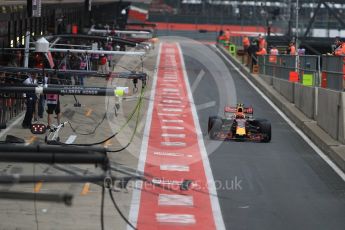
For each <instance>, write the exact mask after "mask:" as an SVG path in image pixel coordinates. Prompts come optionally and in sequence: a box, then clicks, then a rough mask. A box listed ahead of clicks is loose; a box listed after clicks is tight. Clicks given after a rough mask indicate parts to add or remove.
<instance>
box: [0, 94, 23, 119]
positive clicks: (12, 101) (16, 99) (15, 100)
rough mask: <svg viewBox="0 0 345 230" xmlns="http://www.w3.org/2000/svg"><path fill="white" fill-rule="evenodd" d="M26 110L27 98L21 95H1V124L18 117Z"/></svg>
mask: <svg viewBox="0 0 345 230" xmlns="http://www.w3.org/2000/svg"><path fill="white" fill-rule="evenodd" d="M24 109H25V98H23V94H21V93H1V94H0V124H6V123H7V122H8V121H10V120H11V119H13V118H14V117H16V116H18V115H19V114H20V113H21V112H23V111H24Z"/></svg>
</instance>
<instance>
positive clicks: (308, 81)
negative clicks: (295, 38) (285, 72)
mask: <svg viewBox="0 0 345 230" xmlns="http://www.w3.org/2000/svg"><path fill="white" fill-rule="evenodd" d="M298 59H299V60H298V75H299V76H300V83H302V84H303V85H305V86H320V82H321V81H320V78H321V76H320V56H316V55H300V56H298Z"/></svg>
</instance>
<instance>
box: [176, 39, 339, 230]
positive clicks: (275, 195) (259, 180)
mask: <svg viewBox="0 0 345 230" xmlns="http://www.w3.org/2000/svg"><path fill="white" fill-rule="evenodd" d="M196 46H198V44H191V43H188V44H183V43H182V44H181V47H182V51H183V53H184V59H185V63H186V68H187V74H188V78H189V81H190V85H193V83H195V81H196V80H197V79H198V74H199V73H200V70H201V69H203V71H204V72H205V74H204V76H203V77H202V79H201V81H200V82H199V83H196V84H195V85H197V87H195V89H194V90H193V97H194V101H195V104H196V105H197V108H198V105H202V104H205V103H209V102H212V101H215V102H216V104H215V106H212V107H207V108H201V109H198V110H197V113H198V117H199V122H200V127H201V129H202V132H203V136H204V142H205V145H206V149H207V151H208V154H209V159H210V164H211V168H212V172H213V176H214V179H215V182H216V187H217V192H218V196H219V203H220V207H221V210H222V215H223V219H224V222H225V225H226V228H227V229H265V230H267V229H344V226H345V183H344V181H342V180H341V178H340V177H339V176H338V175H337V174H336V173H335V172H334V171H333V170H332V169H331V168H330V167H329V166H328V165H327V164H326V163H325V162H324V161H323V160H322V159H321V158H320V157H319V156H318V155H317V154H316V153H315V152H314V150H313V149H312V148H311V147H310V146H309V145H308V144H307V143H306V142H305V141H304V140H303V139H302V138H301V137H300V136H299V135H298V134H297V133H296V132H295V131H294V130H293V129H292V128H291V127H290V126H289V125H288V124H287V123H286V122H285V121H284V120H283V119H282V117H281V116H280V115H279V114H278V113H277V112H276V111H275V110H274V109H273V108H272V107H271V106H270V105H269V104H268V103H267V102H266V101H265V100H264V99H263V98H262V97H261V96H260V95H259V94H258V93H257V92H256V91H255V90H254V89H253V88H252V87H251V86H250V85H249V84H248V83H247V82H246V81H245V80H244V79H243V78H242V76H240V75H239V74H238V72H237V71H236V70H235V69H233V68H232V67H231V66H230V65H229V64H226V65H227V68H228V69H229V71H230V75H231V76H226V77H228V78H229V79H230V78H231V77H232V79H233V82H234V85H235V88H236V95H237V101H238V102H241V103H244V104H245V105H252V106H253V107H254V115H255V117H257V118H266V119H268V120H269V121H270V122H271V124H272V141H271V142H270V143H250V142H231V141H228V142H223V143H221V145H220V146H219V147H218V148H217V149H216V150H215V151H213V152H212V153H211V147H210V146H211V144H212V142H214V141H211V140H209V138H208V136H207V135H206V133H207V121H208V117H209V116H212V115H217V114H218V115H222V114H219V112H218V111H220V110H221V108H222V107H223V106H224V103H223V102H222V101H224V98H223V100H220V97H222V96H223V94H224V93H223V92H224V90H226V89H218V90H215V89H217V87H216V86H217V85H218V87H219V85H225V84H224V82H222V81H223V80H222V78H221V77H212V75H211V73H210V72H209V71H208V70H207V69H205V66H207V63H200V62H198V61H197V60H196V59H197V58H196V57H193V56H191V55H186V53H189V52H190V50H191V49H198V47H196ZM209 52H212V51H211V49H210V50H209ZM213 52H216V51H215V50H213ZM203 55H206V56H211V53H204V54H203ZM219 58H220V59H221V57H219ZM225 63H226V62H225ZM219 74H222V72H219ZM199 80H200V78H199ZM197 81H198V80H197ZM217 81H218V82H217ZM219 81H220V82H219ZM225 101H228V102H229V101H232V100H231V99H225ZM211 104H212V103H211Z"/></svg>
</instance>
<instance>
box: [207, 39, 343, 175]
mask: <svg viewBox="0 0 345 230" xmlns="http://www.w3.org/2000/svg"><path fill="white" fill-rule="evenodd" d="M213 47H214V48H215V49H216V50H217V51H218V53H219V54H220V55H221V56H222V57H223V58H224V59H225V60H226V61H227V62H228V63H229V64H230V65H231V66H232V67H233V68H236V66H235V64H234V63H232V62H231V61H230V60H229V59H228V58H227V57H226V56H225V55H224V54H223V53H222V52H221V51H220V50H219V49H218V48H217V47H216V46H215V45H213ZM236 71H237V72H238V73H239V74H240V75H241V76H242V77H243V78H244V79H245V80H246V81H247V82H248V84H249V85H250V86H251V87H253V89H255V91H256V92H257V93H258V94H260V96H261V97H262V98H263V99H265V101H266V102H267V103H268V104H269V105H270V106H271V107H272V108H273V109H274V110H275V111H276V112H277V113H278V114H279V115H280V116H281V117H282V118H283V119H284V120H285V121H286V123H288V124H289V125H290V126H291V128H293V129H294V130H295V131H296V133H298V135H300V137H301V138H302V139H303V140H304V141H305V142H306V143H308V144H309V146H310V147H311V148H312V149H313V150H314V151H315V152H316V153H317V154H318V155H319V156H320V157H321V158H322V159H323V160H324V161H325V162H326V163H327V164H328V165H329V166H330V167H331V168H332V169H333V170H334V171H335V172H336V173H337V174H338V175H339V176H340V177H341V179H343V180H344V181H345V173H344V172H343V171H342V170H341V169H340V168H339V167H338V166H337V165H336V164H335V163H333V161H332V160H331V159H329V157H328V156H327V155H326V154H324V153H323V152H322V150H321V149H320V148H319V147H317V146H316V145H315V144H314V142H313V141H312V140H310V139H309V137H307V135H305V134H304V133H303V132H302V130H301V129H299V128H298V127H297V126H296V125H295V124H294V123H293V122H292V121H291V120H290V119H289V118H288V117H287V116H286V115H285V114H284V113H283V112H282V111H281V110H280V109H279V108H278V107H277V106H276V105H275V104H274V103H273V102H272V101H271V100H270V99H269V98H268V97H267V96H266V95H265V94H264V93H263V92H262V91H261V90H260V89H259V88H258V87H256V86H255V85H254V83H253V82H251V81H250V80H249V79H248V77H247V76H246V75H244V74H243V73H242V72H240V71H239V70H238V69H237V70H236Z"/></svg>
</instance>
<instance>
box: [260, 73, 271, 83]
mask: <svg viewBox="0 0 345 230" xmlns="http://www.w3.org/2000/svg"><path fill="white" fill-rule="evenodd" d="M260 77H261V78H262V79H264V81H265V82H266V83H267V84H269V85H272V81H273V80H272V78H273V77H272V76H269V75H264V74H260Z"/></svg>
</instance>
